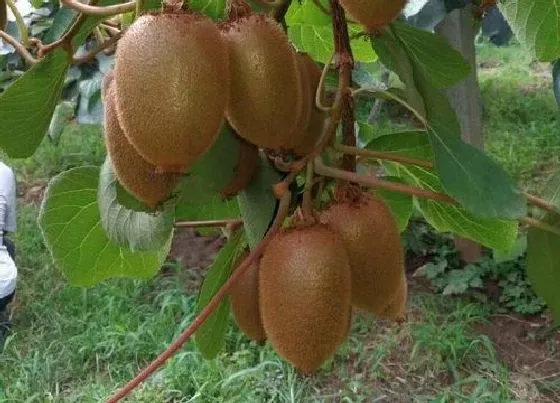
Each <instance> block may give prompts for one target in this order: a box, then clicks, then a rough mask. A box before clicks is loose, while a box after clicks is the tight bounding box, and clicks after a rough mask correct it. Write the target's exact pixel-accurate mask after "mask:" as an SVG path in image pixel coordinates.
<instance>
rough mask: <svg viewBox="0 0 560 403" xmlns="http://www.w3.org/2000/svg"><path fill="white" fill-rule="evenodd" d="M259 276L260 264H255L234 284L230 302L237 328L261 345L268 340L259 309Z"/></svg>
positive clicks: (230, 293)
mask: <svg viewBox="0 0 560 403" xmlns="http://www.w3.org/2000/svg"><path fill="white" fill-rule="evenodd" d="M246 256H247V254H245V255H243V256H242V258H241V259H240V261H242V260H243V259H244V258H245V257H246ZM258 275H259V271H258V264H257V263H254V264H253V265H252V266H251V267H250V268H249V269H247V271H246V272H245V273H243V276H241V278H239V279H238V280H237V282H235V283H234V284H233V286H232V287H231V289H230V292H229V300H230V302H231V310H232V312H233V317H234V318H235V322H236V323H237V326H239V328H240V329H241V330H242V331H243V332H244V333H245V334H246V335H247V337H249V338H250V339H251V340H254V341H256V342H257V343H259V344H261V343H263V342H264V341H265V340H266V334H265V332H264V328H263V325H262V321H261V313H260V307H259V277H258Z"/></svg>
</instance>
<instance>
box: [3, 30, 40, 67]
mask: <svg viewBox="0 0 560 403" xmlns="http://www.w3.org/2000/svg"><path fill="white" fill-rule="evenodd" d="M0 37H2V39H3V40H5V41H6V42H8V43H9V44H10V45H12V46H13V47H14V48H15V49H16V52H18V53H19V54H20V55H21V57H23V58H24V59H25V61H26V62H27V63H29V64H31V65H33V64H35V63H37V62H38V61H39V60H37V59H35V58H34V57H33V55H32V54H31V53H29V51H28V50H27V49H25V46H23V44H21V43H20V42H19V41H18V40H17V39H16V38H14V37H13V36H11V35H10V34H8V33H6V32H4V31H0Z"/></svg>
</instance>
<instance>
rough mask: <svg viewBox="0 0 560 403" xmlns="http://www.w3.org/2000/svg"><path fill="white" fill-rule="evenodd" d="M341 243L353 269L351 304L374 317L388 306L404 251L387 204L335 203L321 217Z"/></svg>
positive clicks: (368, 198) (369, 199) (366, 199)
mask: <svg viewBox="0 0 560 403" xmlns="http://www.w3.org/2000/svg"><path fill="white" fill-rule="evenodd" d="M320 220H321V222H323V223H328V224H329V225H331V227H332V228H333V229H335V230H336V231H337V232H338V233H339V234H340V236H341V238H342V240H343V241H344V245H345V247H346V250H347V251H348V256H350V267H351V269H352V304H353V305H354V306H356V307H358V308H361V309H364V310H366V311H368V312H370V313H372V314H374V315H377V314H380V313H381V312H383V310H385V308H386V307H387V306H388V305H389V304H390V302H391V299H392V298H393V296H394V295H395V292H396V290H397V288H398V287H399V284H400V283H401V278H402V276H403V275H404V250H403V247H402V244H401V240H400V234H399V230H398V228H397V223H396V221H395V218H394V217H393V215H392V213H391V211H390V210H389V207H388V206H387V204H386V203H385V202H384V201H383V200H382V199H380V198H378V197H376V196H373V195H368V194H364V195H363V196H362V199H361V201H360V202H356V203H350V202H344V203H335V204H333V205H331V206H330V207H329V208H328V209H327V210H325V211H323V212H322V213H321V214H320Z"/></svg>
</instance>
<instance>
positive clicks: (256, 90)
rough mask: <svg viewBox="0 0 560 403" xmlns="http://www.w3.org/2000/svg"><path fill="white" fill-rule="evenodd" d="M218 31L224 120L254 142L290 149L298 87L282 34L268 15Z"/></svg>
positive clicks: (298, 101) (289, 48) (299, 98)
mask: <svg viewBox="0 0 560 403" xmlns="http://www.w3.org/2000/svg"><path fill="white" fill-rule="evenodd" d="M223 36H224V38H225V40H226V42H227V43H228V48H229V63H230V72H231V73H230V74H231V93H230V99H229V103H228V106H227V108H226V117H227V119H228V121H229V123H230V124H231V126H232V127H233V128H234V129H235V130H236V131H237V133H238V134H239V135H240V136H241V137H243V138H244V139H245V140H247V141H249V142H250V143H253V144H255V145H257V146H259V147H262V148H265V149H271V150H277V151H289V150H291V149H292V148H293V147H294V146H295V145H296V144H297V133H296V132H295V129H296V126H297V124H298V122H299V117H300V114H301V109H302V88H301V82H300V81H301V77H300V72H299V68H298V64H297V61H296V57H295V52H294V49H293V48H292V46H291V44H290V43H289V42H288V37H287V35H286V33H285V32H284V30H283V29H282V27H281V26H280V25H279V24H278V23H277V22H276V21H274V20H273V19H272V18H270V17H268V16H265V15H260V14H253V15H249V16H247V17H242V18H240V19H238V20H235V21H233V22H231V23H229V24H227V25H226V26H224V28H223Z"/></svg>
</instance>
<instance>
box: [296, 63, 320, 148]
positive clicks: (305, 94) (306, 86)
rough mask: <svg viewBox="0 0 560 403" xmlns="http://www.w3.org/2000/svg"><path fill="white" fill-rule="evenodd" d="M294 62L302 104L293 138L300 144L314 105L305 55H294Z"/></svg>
mask: <svg viewBox="0 0 560 403" xmlns="http://www.w3.org/2000/svg"><path fill="white" fill-rule="evenodd" d="M295 57H296V60H297V64H298V70H299V74H300V77H301V81H300V84H301V100H302V104H301V114H300V117H299V120H298V123H297V125H296V128H295V129H294V132H295V136H296V138H297V143H298V144H299V143H301V141H302V139H303V138H304V136H305V133H306V132H307V128H308V127H309V122H310V119H311V107H312V106H313V103H315V100H314V98H312V95H311V92H312V89H311V77H310V72H309V71H308V68H307V61H306V57H309V56H307V55H306V54H304V53H299V52H298V53H296V54H295Z"/></svg>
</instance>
